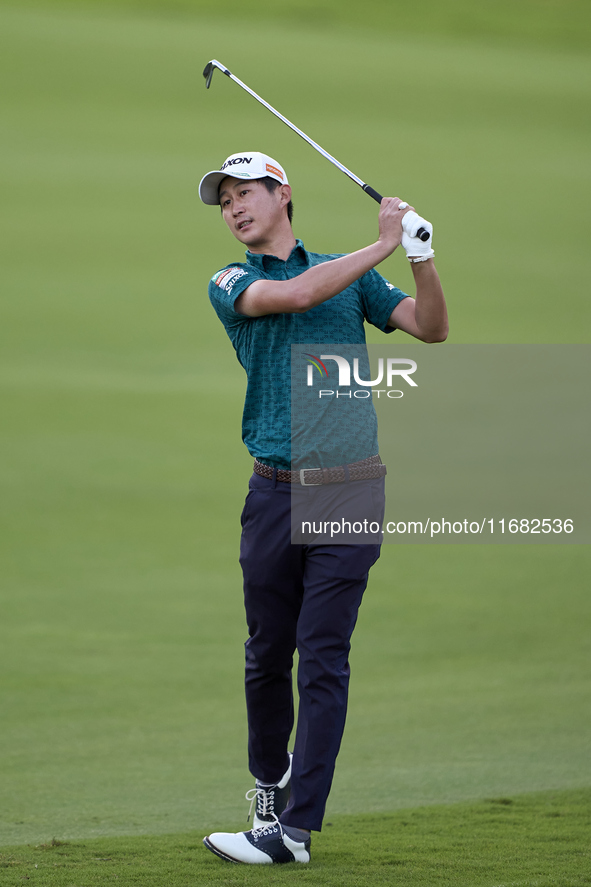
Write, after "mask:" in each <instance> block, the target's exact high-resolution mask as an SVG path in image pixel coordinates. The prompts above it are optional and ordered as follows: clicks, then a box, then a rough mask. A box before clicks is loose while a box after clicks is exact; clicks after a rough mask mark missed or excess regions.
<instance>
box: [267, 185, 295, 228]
mask: <svg viewBox="0 0 591 887" xmlns="http://www.w3.org/2000/svg"><path fill="white" fill-rule="evenodd" d="M259 182H262V184H263V185H264V186H265V188H266V189H267V191H268V192H269V194H272V193H273V191H276V190H277V188H278V187H279V185H280V184H281V182H278V181H277V179H273V178H272V177H271V176H265V178H264V179H259ZM287 218H288V219H289V224H290V225H291V222H292V219H293V201H292V200H290V201H289V203H288V204H287Z"/></svg>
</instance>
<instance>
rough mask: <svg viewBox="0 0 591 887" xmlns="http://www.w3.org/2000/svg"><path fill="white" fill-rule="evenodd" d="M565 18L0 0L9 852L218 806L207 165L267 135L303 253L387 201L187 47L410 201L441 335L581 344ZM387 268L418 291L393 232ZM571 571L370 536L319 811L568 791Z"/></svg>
mask: <svg viewBox="0 0 591 887" xmlns="http://www.w3.org/2000/svg"><path fill="white" fill-rule="evenodd" d="M590 23H591V10H590V7H589V4H588V3H582V2H560V3H559V2H542V0H539V2H534V0H528V2H521V3H509V2H504V0H503V2H496V3H493V2H489V3H483V4H472V3H469V2H463V0H453V2H449V3H446V4H441V3H436V2H434V0H424V2H423V3H422V4H420V5H419V6H414V7H411V6H409V5H408V4H402V3H399V2H393V3H386V2H379V0H368V2H366V3H364V4H362V5H357V4H353V3H343V2H341V3H337V2H336V0H322V2H320V3H314V4H313V3H312V2H310V0H306V2H302V3H299V4H298V6H297V8H296V7H294V6H292V5H291V4H281V3H279V4H278V3H273V4H271V3H269V2H263V0H257V2H254V0H253V2H252V3H250V4H249V5H248V7H245V6H244V4H239V3H237V2H235V0H232V2H226V3H224V4H223V5H219V4H214V3H213V2H209V0H208V2H203V3H200V2H190V0H185V2H183V0H178V2H175V3H172V2H170V3H166V2H164V0H162V2H156V0H153V2H145V3H144V2H141V0H136V2H132V0H129V2H117V0H112V2H103V3H99V2H96V3H94V4H92V3H88V4H87V3H85V2H80V0H77V2H75V3H74V2H73V0H72V2H70V3H68V2H63V3H61V4H58V3H53V2H39V3H32V2H31V3H24V2H23V3H19V4H16V3H13V4H10V3H5V2H2V3H0V35H1V37H0V40H1V45H0V70H1V74H2V83H3V89H2V96H1V103H2V129H3V137H2V145H3V148H2V156H1V158H0V176H1V181H2V210H3V212H2V222H1V224H2V236H1V238H0V249H1V250H2V262H1V265H2V301H1V307H0V311H1V321H0V340H1V358H0V382H1V397H2V403H1V410H2V458H1V461H0V473H1V479H2V492H1V509H2V521H3V523H2V530H1V535H0V544H1V546H2V571H1V575H2V601H1V611H0V612H1V619H0V632H1V646H0V656H1V657H2V661H1V662H0V676H1V677H0V680H1V684H2V699H1V700H0V711H1V717H2V729H1V731H0V786H1V787H2V804H1V805H0V823H1V825H0V841H1V842H2V843H5V844H8V843H17V842H19V841H23V842H26V841H31V840H32V841H36V840H44V839H48V838H51V837H53V836H58V837H87V836H91V835H98V834H101V835H102V834H135V833H158V832H171V831H181V830H185V831H186V830H187V829H190V828H193V827H194V828H196V829H199V830H200V829H212V828H215V827H224V828H226V827H232V826H233V825H235V826H236V828H239V827H241V826H243V824H244V820H243V819H242V814H243V812H244V813H245V810H244V809H243V806H244V805H243V802H241V793H242V791H246V789H248V788H249V786H250V779H249V777H248V774H247V771H246V752H245V724H244V711H243V708H244V707H243V701H242V675H241V671H242V649H241V644H242V642H243V640H244V638H245V627H244V617H243V614H242V604H241V582H240V574H239V569H238V564H237V547H238V538H239V521H238V518H239V513H240V508H241V503H242V501H243V498H244V493H245V486H246V480H247V477H248V474H249V471H250V466H251V460H250V457H249V456H248V454H247V453H246V451H245V450H244V448H243V446H242V444H241V441H240V414H241V406H242V398H243V393H244V379H243V374H242V371H241V369H240V367H239V366H238V364H237V362H236V360H235V358H234V355H233V352H232V350H231V347H230V345H229V342H228V341H227V339H226V336H225V333H224V331H223V329H222V327H221V325H220V324H219V322H218V321H217V318H216V317H215V315H214V313H213V310H212V309H211V307H210V305H209V303H208V300H207V295H206V288H207V282H208V280H209V278H210V276H211V275H212V274H213V273H214V272H215V271H216V270H218V269H219V268H220V267H222V266H223V265H225V264H226V263H227V262H229V261H232V260H240V259H241V256H242V247H241V246H240V244H238V243H237V242H236V241H234V240H233V238H232V237H231V235H230V234H229V233H228V232H227V231H226V230H225V229H224V228H223V225H222V222H221V221H220V218H219V213H218V212H217V211H216V210H215V209H214V208H210V207H205V206H203V205H202V204H200V202H199V200H198V194H197V186H198V183H199V180H200V178H201V176H202V175H203V173H204V172H206V171H208V170H210V169H215V168H217V166H218V164H219V163H220V162H221V161H222V160H223V159H224V158H225V157H226V156H227V155H228V154H230V153H233V152H234V151H238V150H241V149H242V148H245V149H249V150H264V151H266V152H268V153H270V154H271V155H272V156H275V157H277V159H279V160H280V161H281V162H282V163H283V164H284V165H285V167H286V169H287V172H288V175H289V178H290V181H291V183H292V185H293V187H294V202H295V211H296V215H295V231H296V234H297V235H298V236H300V237H302V238H303V239H304V241H305V243H306V245H307V246H308V248H310V249H314V250H316V251H321V252H324V251H326V252H333V251H340V252H344V251H349V250H352V249H355V248H357V247H359V246H363V245H365V244H366V243H368V242H370V241H371V240H372V239H373V237H374V236H375V232H376V216H377V207H376V205H375V204H374V203H373V201H371V200H370V199H368V198H367V197H366V196H364V195H363V194H362V193H361V192H360V191H359V189H358V188H357V187H356V186H355V185H354V184H353V183H351V182H349V180H348V179H346V178H345V177H344V176H343V175H342V173H340V172H338V171H337V170H336V169H334V168H333V167H332V166H331V165H330V164H328V163H327V162H326V161H325V160H324V159H323V158H321V157H320V156H319V155H317V154H316V153H315V152H314V151H313V150H312V149H311V148H309V146H307V145H306V144H305V143H304V142H303V141H301V140H300V139H298V138H297V137H296V136H295V135H294V134H293V133H291V132H290V131H289V130H288V129H287V128H286V127H284V126H283V125H282V124H281V123H280V122H279V121H277V120H275V118H273V117H272V116H271V115H270V114H269V113H268V112H267V111H266V110H265V109H264V108H262V107H260V106H259V105H258V104H257V103H256V102H255V101H254V100H252V99H250V98H249V97H248V96H247V95H246V94H245V93H243V91H242V90H240V89H239V88H238V87H236V86H235V85H234V84H232V83H231V82H230V80H229V79H228V78H225V77H222V76H221V75H220V74H219V73H218V74H217V75H216V77H215V78H214V81H213V84H212V87H211V90H210V91H209V92H207V91H206V90H205V88H204V81H203V79H202V77H201V71H202V69H203V66H204V64H205V63H206V62H207V61H208V60H209V59H210V58H212V57H216V58H218V59H220V60H221V61H222V62H223V63H225V64H226V65H227V66H228V67H229V68H230V69H231V70H233V71H234V72H235V73H236V74H237V76H239V77H240V78H241V79H243V80H244V81H245V82H246V83H248V84H249V85H250V86H251V87H252V88H253V89H255V90H256V91H257V92H259V93H260V94H262V95H263V97H264V98H266V99H267V100H268V101H269V102H271V103H272V104H274V105H275V106H276V107H278V108H279V110H281V111H282V112H283V113H284V114H286V115H287V116H288V117H289V118H290V119H292V120H293V121H294V122H295V123H296V124H297V125H299V126H300V127H301V128H302V129H303V130H304V131H306V132H307V133H308V134H309V135H311V136H312V137H313V138H315V139H316V140H317V141H318V142H319V143H320V144H322V145H323V147H325V148H326V149H327V150H328V151H330V152H332V153H333V154H334V155H335V156H337V157H338V158H339V159H340V160H341V161H342V162H343V163H345V164H346V165H347V166H349V167H350V168H351V169H352V170H354V171H355V172H356V173H357V174H358V175H359V176H361V177H362V178H364V179H365V180H368V181H369V182H370V184H372V185H373V186H374V187H375V188H377V189H378V190H380V191H382V192H383V193H386V194H396V195H398V196H400V197H403V198H405V199H407V200H409V201H412V202H413V203H414V205H415V206H416V207H417V208H418V209H419V211H421V212H422V213H423V214H424V215H426V216H427V217H428V218H429V219H431V220H432V221H433V222H434V225H435V236H434V244H435V249H436V252H437V263H438V268H439V270H440V273H441V275H442V277H443V280H444V284H445V287H446V291H447V295H448V300H449V306H450V315H451V324H452V332H451V336H450V341H451V342H457V343H460V342H474V343H481V342H482V343H486V342H490V343H496V342H509V343H510V342H514V343H515V342H531V343H544V342H554V343H576V342H579V343H580V342H585V341H587V336H588V333H587V331H588V328H589V299H588V280H589V276H590V271H591V267H590V265H591V259H590V256H589V250H588V239H589V227H590V226H589V214H588V210H587V205H586V204H587V199H588V190H589V189H588V183H589V174H590V173H589V169H590V168H589V162H588V146H589V140H588V137H589V129H590V123H589V114H588V108H589V93H590V86H591V83H590V80H591V78H590V71H589V61H588V49H589V34H590V30H589V24H590ZM380 270H382V271H383V273H384V274H386V276H387V277H388V278H389V279H390V280H392V281H394V282H396V283H397V284H398V285H400V286H401V287H402V288H403V289H404V288H405V287H408V286H410V280H411V275H410V271H409V269H408V267H407V263H406V261H405V260H404V258H403V257H401V256H400V255H396V256H394V257H392V259H390V260H389V261H388V262H387V263H385V264H384V265H383V266H382V267H381V268H380ZM397 335H398V336H399V338H400V341H403V339H404V336H403V335H402V334H397ZM370 339H371V341H376V342H377V341H380V336H379V334H378V333H377V332H372V333H371V334H370ZM443 347H445V346H443ZM404 459H409V460H410V459H412V453H408V454H404ZM400 464H401V467H402V468H403V466H404V460H403V459H401V463H400ZM588 577H589V556H588V549H587V547H586V546H570V547H569V546H564V547H562V546H553V547H548V548H542V547H534V546H526V545H524V546H519V547H515V548H511V549H501V548H491V547H472V546H457V547H451V546H447V547H446V546H436V547H433V548H429V549H428V550H427V549H426V548H422V547H416V548H412V547H410V546H408V547H405V546H398V547H396V548H395V549H394V548H392V547H390V548H389V549H387V550H386V551H385V552H384V555H383V557H382V559H381V561H380V563H379V564H378V566H377V567H376V568H375V570H374V572H373V579H372V583H371V585H370V590H369V591H368V593H367V596H366V600H365V602H364V605H363V608H362V612H361V617H360V621H359V625H358V628H357V631H356V636H355V646H354V654H353V659H352V667H353V673H354V680H353V684H352V700H351V711H350V717H349V723H348V729H347V732H346V736H345V742H344V745H343V751H342V754H341V757H340V758H339V764H338V770H337V779H336V781H335V787H334V791H333V794H332V795H331V799H330V802H329V812H330V811H333V812H341V813H343V812H361V811H362V810H363V811H370V810H392V809H395V808H397V807H402V806H412V805H415V804H420V803H430V802H442V801H443V802H444V801H451V800H455V799H460V798H472V797H474V798H477V797H486V796H488V795H492V794H502V793H509V792H510V793H516V792H519V791H530V790H536V789H546V788H568V787H575V786H581V785H588V784H589V783H590V774H589V759H590V758H589V751H590V749H589V735H590V730H589V728H590V726H591V725H590V722H589V714H588V712H589V708H588V696H589V687H590V681H589V661H590V660H589V643H590V642H589V637H590V636H591V635H590V632H589V597H588V593H587V586H588Z"/></svg>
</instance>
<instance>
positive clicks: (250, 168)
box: [199, 151, 289, 206]
mask: <svg viewBox="0 0 591 887" xmlns="http://www.w3.org/2000/svg"><path fill="white" fill-rule="evenodd" d="M226 176H233V177H234V178H236V179H264V178H266V177H267V176H270V177H271V178H272V179H277V181H278V182H281V184H282V185H287V184H289V182H288V181H287V176H286V175H285V170H284V169H283V167H282V166H281V165H280V164H279V163H277V161H276V160H273V158H272V157H269V156H268V155H267V154H261V153H260V151H244V152H243V153H242V154H231V155H230V156H229V157H228V158H227V159H226V160H224V162H223V163H222V166H221V169H214V170H212V172H208V173H206V174H205V175H204V176H203V178H202V179H201V182H200V183H199V197H200V198H201V200H202V201H203V203H207V204H209V205H210V206H219V204H220V201H219V197H218V189H219V187H220V182H221V181H222V179H225V178H226Z"/></svg>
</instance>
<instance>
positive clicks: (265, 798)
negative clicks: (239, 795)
mask: <svg viewBox="0 0 591 887" xmlns="http://www.w3.org/2000/svg"><path fill="white" fill-rule="evenodd" d="M245 798H246V800H247V801H250V807H249V809H248V816H247V817H246V821H247V822H248V821H249V820H250V814H251V813H252V808H253V806H254V805H255V803H256V805H257V806H256V812H257V813H258V814H259V816H275V786H272V788H270V789H268V788H260V787H259V786H257V787H256V788H251V789H249V790H248V791H247V792H246V795H245ZM275 819H277V817H275Z"/></svg>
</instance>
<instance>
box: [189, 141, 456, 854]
mask: <svg viewBox="0 0 591 887" xmlns="http://www.w3.org/2000/svg"><path fill="white" fill-rule="evenodd" d="M199 195H200V197H201V200H202V201H203V202H204V203H206V204H208V205H211V206H218V207H221V213H222V218H223V220H224V222H225V223H226V225H227V226H228V228H229V229H230V231H231V233H232V234H233V235H234V237H236V238H237V240H239V241H240V242H241V243H243V244H244V245H245V246H246V247H247V252H246V262H244V263H235V262H234V263H232V264H230V265H227V266H226V267H225V268H223V269H222V270H221V271H218V272H217V273H216V274H214V276H213V278H212V279H211V281H210V284H209V297H210V300H211V302H212V305H213V307H214V309H215V311H216V313H217V315H218V317H219V318H220V320H221V322H222V323H223V325H224V327H225V329H226V332H227V334H228V336H229V337H230V340H231V342H232V345H233V346H234V348H235V350H236V355H237V357H238V360H239V361H240V363H241V364H242V366H243V367H244V369H245V371H246V373H247V377H248V386H247V391H246V401H245V406H244V414H243V426H242V428H243V440H244V442H245V444H246V446H247V448H248V450H249V452H250V453H251V454H252V455H253V456H254V458H255V464H254V473H253V475H252V478H251V480H250V484H249V492H248V496H247V499H246V503H245V507H244V511H243V513H242V539H241V546H240V563H241V566H242V570H243V576H244V600H245V607H246V617H247V624H248V633H249V638H248V640H247V642H246V682H245V686H246V704H247V715H248V755H249V769H250V772H251V774H252V775H253V777H254V778H255V780H256V782H255V787H254V788H253V789H252V791H251V792H249V793H247V798H248V799H249V800H251V801H252V803H253V804H255V805H256V807H255V816H254V820H253V828H252V830H250V831H245V832H238V833H236V834H234V833H215V834H211V835H209V836H208V837H206V838H205V839H204V843H205V845H206V846H207V847H208V849H209V850H211V851H213V852H214V853H216V854H217V855H218V856H220V857H221V858H222V859H228V860H231V861H233V862H243V863H252V864H261V863H262V864H268V863H283V862H292V861H294V860H295V861H298V862H308V861H309V860H310V832H311V831H313V830H314V831H320V829H321V827H322V819H323V816H324V810H325V806H326V800H327V798H328V794H329V791H330V787H331V783H332V778H333V773H334V768H335V761H336V757H337V754H338V751H339V747H340V743H341V738H342V734H343V729H344V725H345V715H346V709H347V694H348V684H349V661H348V656H349V650H350V639H351V634H352V632H353V629H354V627H355V622H356V619H357V612H358V609H359V605H360V603H361V599H362V596H363V593H364V591H365V588H366V586H367V580H368V574H369V570H370V568H371V566H372V565H373V564H374V563H375V562H376V560H377V558H378V557H379V553H380V547H379V544H378V543H377V542H368V543H366V544H357V545H356V544H339V545H336V544H324V543H321V544H292V541H291V519H290V512H291V499H292V497H291V492H292V489H293V490H294V491H295V490H296V486H294V485H302V484H303V485H304V487H308V486H312V485H313V488H314V490H317V491H322V492H323V493H325V492H326V493H330V492H332V490H334V489H337V488H338V487H343V488H345V485H347V486H346V489H347V491H348V492H350V491H351V492H352V493H353V494H354V495H355V496H357V498H358V500H359V501H363V499H364V497H365V498H367V499H371V500H372V501H374V502H375V501H376V497H377V498H378V499H379V497H382V498H383V489H384V474H385V466H383V465H382V464H381V460H380V458H379V455H378V452H377V438H376V435H375V434H374V432H373V431H372V430H371V429H370V430H369V431H368V432H365V431H364V430H362V431H360V433H359V435H350V436H351V437H352V438H354V441H353V444H354V445H353V451H354V452H355V458H354V460H353V461H350V462H348V463H347V464H342V462H340V461H336V462H335V463H333V464H332V465H330V464H328V465H327V464H318V460H317V458H313V457H312V456H310V460H309V463H308V464H304V465H303V466H302V465H298V470H297V471H296V470H293V465H292V452H291V413H290V384H291V381H290V380H291V376H290V360H291V345H292V344H300V343H302V344H303V343H322V342H325V343H327V342H330V343H342V344H343V345H362V344H363V343H364V342H365V333H364V322H365V321H367V322H369V323H371V324H373V325H374V326H376V327H378V329H380V330H382V331H383V332H385V333H389V332H392V331H393V330H394V329H400V330H404V331H405V332H407V333H410V335H412V336H414V337H415V338H417V339H420V340H421V341H423V342H441V341H443V340H444V339H445V338H446V336H447V330H448V324H447V312H446V306H445V299H444V295H443V291H442V288H441V284H440V281H439V277H438V274H437V271H436V269H435V265H434V261H433V255H434V253H433V250H432V248H431V237H429V239H428V240H427V241H426V242H425V243H424V242H422V241H421V240H420V239H419V238H418V237H411V236H409V234H408V233H405V232H404V231H403V227H402V220H403V217H404V215H405V214H406V213H408V212H413V208H412V207H409V206H408V204H406V203H403V202H402V201H401V200H399V199H398V198H397V197H386V198H384V199H383V200H382V203H381V206H380V210H379V217H378V225H379V235H378V238H377V240H375V242H373V243H370V244H369V245H368V246H365V247H363V248H362V249H359V250H357V251H356V252H353V253H350V254H349V255H344V256H335V255H322V254H318V253H311V252H308V251H307V250H306V249H305V248H304V245H303V243H302V241H301V240H296V238H295V236H294V233H293V230H292V224H291V222H292V215H293V205H292V201H291V187H290V185H289V184H288V180H287V176H286V174H285V170H284V169H283V167H282V166H281V165H280V164H279V163H278V162H277V161H276V160H274V159H273V158H271V157H268V156H267V155H265V154H261V153H259V152H250V151H246V152H242V153H238V154H232V155H231V156H230V157H228V158H227V160H226V161H225V162H224V163H223V164H222V166H221V168H220V169H219V170H214V171H213V172H209V173H207V175H205V176H204V177H203V179H202V180H201V184H200V186H199ZM425 224H426V226H427V228H428V231H429V233H430V234H431V233H432V226H431V225H430V224H429V223H425ZM423 227H425V225H423ZM401 243H402V245H403V248H404V249H405V251H406V255H407V257H408V259H409V261H410V263H411V268H412V272H413V275H414V281H415V288H416V293H415V297H414V298H412V297H410V296H408V295H407V294H406V293H403V292H402V291H401V290H399V289H398V288H397V287H395V286H393V285H392V284H390V283H388V282H387V281H386V280H385V279H384V278H383V277H381V275H379V274H378V273H377V271H375V266H376V265H378V264H379V263H380V262H382V261H383V260H384V259H386V258H387V257H388V256H390V255H391V254H392V253H393V252H394V250H395V249H396V248H397V247H398V246H399V245H400V244H401ZM370 408H371V406H370ZM371 409H372V408H371ZM331 485H332V486H331ZM304 492H305V491H304ZM296 649H297V650H298V654H299V667H298V692H299V712H298V723H297V730H296V736H295V743H294V747H293V754H291V753H290V751H289V750H288V743H289V739H290V735H291V732H292V728H293V724H294V701H293V693H292V665H293V655H294V652H295V650H296Z"/></svg>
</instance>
